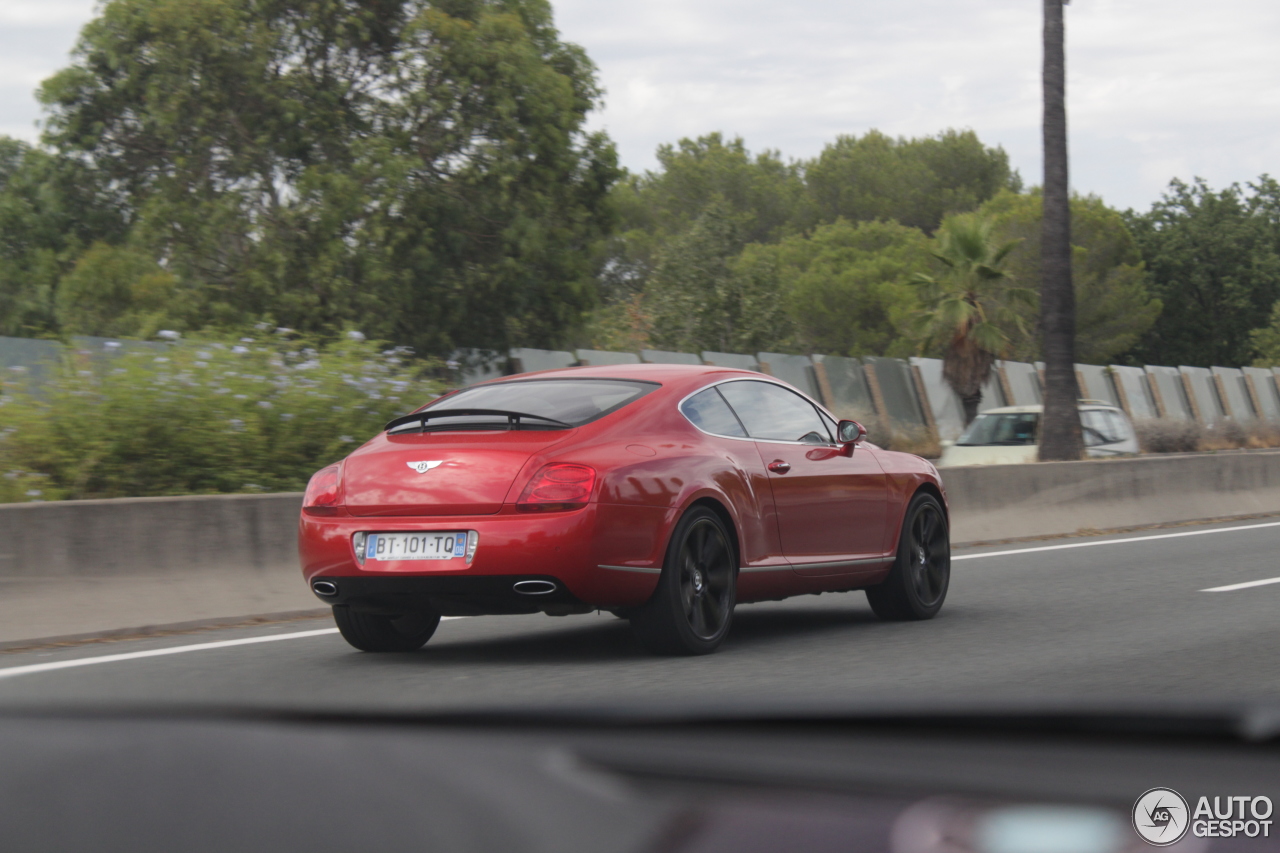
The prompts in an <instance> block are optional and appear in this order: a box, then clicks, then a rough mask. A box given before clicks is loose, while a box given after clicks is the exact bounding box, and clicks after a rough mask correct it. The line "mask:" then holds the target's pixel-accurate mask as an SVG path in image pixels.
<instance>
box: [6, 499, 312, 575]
mask: <svg viewBox="0 0 1280 853" xmlns="http://www.w3.org/2000/svg"><path fill="white" fill-rule="evenodd" d="M301 511H302V495H301V494H300V493H298V494H293V493H289V494H272V495H200V496H193V497H175V498H118V499H116V500H99V501H52V502H49V503H22V504H0V578H13V579H27V578H31V579H34V578H74V577H95V578H110V577H124V576H140V575H142V576H158V575H177V574H192V573H200V574H204V573H208V572H238V573H242V572H266V571H278V570H279V569H280V568H281V567H286V566H287V567H289V568H290V569H291V570H292V571H295V572H296V571H297V569H298V545H297V529H298V514H299V513H300V512H301Z"/></svg>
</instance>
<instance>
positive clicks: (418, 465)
mask: <svg viewBox="0 0 1280 853" xmlns="http://www.w3.org/2000/svg"><path fill="white" fill-rule="evenodd" d="M404 464H406V465H408V466H409V467H410V468H412V469H413V470H415V471H417V472H418V473H419V474H425V473H427V472H428V471H430V470H431V469H432V468H435V467H436V466H437V465H443V464H444V460H443V459H437V460H436V461H434V462H406V463H404Z"/></svg>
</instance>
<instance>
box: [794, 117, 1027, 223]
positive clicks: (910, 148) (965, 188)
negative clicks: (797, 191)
mask: <svg viewBox="0 0 1280 853" xmlns="http://www.w3.org/2000/svg"><path fill="white" fill-rule="evenodd" d="M804 178H805V184H806V186H807V188H808V194H809V197H810V199H811V201H812V205H813V212H814V215H815V216H816V217H817V219H818V220H819V221H822V222H834V221H835V220H836V219H837V218H840V217H843V218H845V219H848V220H850V221H851V222H860V221H867V220H875V219H887V220H894V221H897V222H900V223H902V224H903V225H909V226H912V227H914V228H919V229H922V230H924V231H927V232H932V231H933V230H934V229H936V228H937V227H938V224H939V223H940V222H942V219H943V217H944V216H946V215H947V214H949V213H961V212H964V211H968V210H973V209H974V208H976V207H977V206H978V205H980V204H982V203H983V202H984V201H986V200H987V199H989V198H991V197H992V196H993V195H995V194H996V193H997V192H999V191H1000V190H1002V189H1013V190H1015V191H1016V190H1018V189H1020V188H1021V180H1020V179H1019V178H1018V175H1017V173H1016V172H1014V171H1012V170H1011V169H1010V168H1009V157H1008V155H1006V154H1005V152H1004V149H1002V148H988V147H986V146H985V145H983V144H982V142H981V141H980V140H979V139H978V137H977V135H976V134H975V133H974V132H973V131H971V130H966V131H956V130H947V131H944V132H942V133H940V134H938V135H937V136H931V137H922V138H919V139H905V138H898V139H893V138H891V137H889V136H886V135H885V134H883V133H881V132H879V131H877V130H872V131H870V132H868V133H866V134H865V135H863V136H861V137H858V136H841V137H838V138H837V139H836V141H835V142H833V143H832V144H830V145H828V146H827V147H826V148H825V149H823V151H822V153H821V154H819V155H818V156H817V157H816V158H814V159H813V160H811V161H809V162H808V163H806V164H805V170H804Z"/></svg>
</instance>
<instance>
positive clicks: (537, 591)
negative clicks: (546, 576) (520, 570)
mask: <svg viewBox="0 0 1280 853" xmlns="http://www.w3.org/2000/svg"><path fill="white" fill-rule="evenodd" d="M511 588H512V589H513V590H515V591H516V592H518V593H519V594H520V595H546V594H547V593H551V592H555V591H556V590H557V589H559V587H558V586H556V585H555V584H554V583H553V582H551V581H516V582H515V584H513V585H512V587H511Z"/></svg>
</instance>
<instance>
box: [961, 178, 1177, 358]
mask: <svg viewBox="0 0 1280 853" xmlns="http://www.w3.org/2000/svg"><path fill="white" fill-rule="evenodd" d="M1043 211H1044V196H1043V194H1042V193H1041V192H1040V191H1039V190H1038V189H1037V190H1033V191H1032V192H1030V193H1027V194H1017V193H1012V192H1003V193H1000V194H999V195H997V196H996V197H995V198H993V199H992V200H991V201H989V202H987V203H986V204H984V205H983V206H982V208H981V212H982V213H983V215H986V216H991V217H992V218H993V219H994V220H995V233H996V236H997V238H998V239H999V240H1001V241H1006V242H1012V241H1017V243H1018V245H1017V246H1016V247H1015V248H1014V250H1013V251H1012V252H1010V253H1009V258H1008V261H1007V262H1006V264H1005V270H1006V271H1007V272H1008V273H1009V275H1010V276H1011V277H1012V278H1013V280H1014V281H1016V282H1018V283H1020V284H1021V285H1023V286H1026V287H1035V286H1036V284H1037V282H1039V281H1040V278H1041V276H1040V262H1041V249H1040V241H1041V235H1042V223H1043V216H1044V213H1043ZM1071 243H1072V245H1071V278H1072V281H1073V283H1074V287H1075V301H1076V358H1078V359H1079V360H1080V361H1083V362H1086V363H1092V364H1106V363H1107V362H1108V361H1109V360H1110V359H1112V358H1113V357H1115V356H1116V355H1118V354H1119V353H1122V352H1125V351H1127V350H1129V349H1130V348H1132V347H1133V345H1134V344H1136V343H1137V342H1138V340H1139V339H1140V338H1141V336H1142V335H1143V334H1144V333H1145V332H1146V331H1147V330H1148V329H1150V328H1151V326H1152V324H1153V323H1155V321H1156V318H1157V317H1158V316H1159V315H1160V309H1161V303H1160V300H1159V299H1155V298H1153V297H1152V296H1151V291H1150V285H1149V281H1148V276H1147V273H1146V269H1145V268H1144V266H1143V263H1142V253H1141V252H1140V251H1139V250H1138V245H1137V243H1136V242H1135V241H1134V239H1133V235H1132V234H1131V233H1130V232H1129V229H1128V227H1127V226H1126V225H1125V221H1124V217H1123V216H1121V215H1120V214H1119V213H1117V212H1116V211H1114V210H1112V209H1111V208H1109V207H1107V206H1106V204H1104V203H1103V201H1102V199H1100V198H1098V197H1096V196H1076V197H1074V198H1072V199H1071ZM1033 315H1034V312H1032V311H1030V310H1027V311H1025V312H1024V320H1025V321H1026V325H1028V326H1035V325H1036V323H1035V319H1036V318H1035V317H1034V316H1033ZM1008 331H1010V332H1013V331H1014V330H1012V329H1010V330H1008ZM1042 356H1043V354H1042V350H1041V345H1040V340H1039V337H1038V336H1036V337H1027V338H1019V337H1018V336H1017V335H1016V334H1015V335H1013V336H1012V349H1011V350H1010V352H1009V358H1015V359H1019V360H1022V361H1035V360H1038V359H1040V358H1042Z"/></svg>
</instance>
